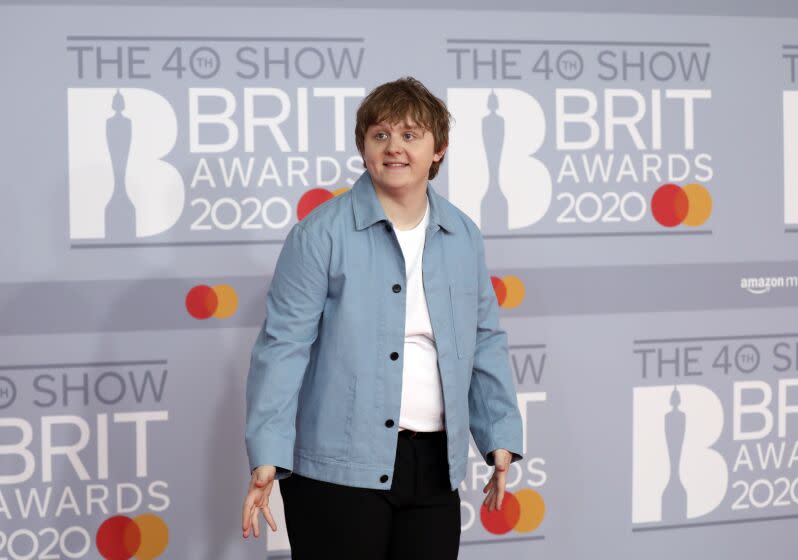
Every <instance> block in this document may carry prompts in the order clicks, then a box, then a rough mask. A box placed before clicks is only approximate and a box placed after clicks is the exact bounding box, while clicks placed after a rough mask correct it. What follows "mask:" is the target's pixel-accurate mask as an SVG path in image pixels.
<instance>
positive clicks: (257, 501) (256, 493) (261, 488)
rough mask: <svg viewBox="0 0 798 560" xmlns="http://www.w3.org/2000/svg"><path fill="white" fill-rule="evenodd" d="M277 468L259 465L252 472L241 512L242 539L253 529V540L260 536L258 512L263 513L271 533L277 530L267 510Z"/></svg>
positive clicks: (269, 511) (270, 513)
mask: <svg viewBox="0 0 798 560" xmlns="http://www.w3.org/2000/svg"><path fill="white" fill-rule="evenodd" d="M276 473H277V468H276V467H275V466H274V465H261V466H259V467H258V468H256V469H255V470H254V471H252V478H251V479H250V481H249V490H248V491H247V497H246V498H244V510H243V512H242V523H241V529H242V530H243V531H244V538H245V539H246V538H247V537H249V529H250V527H252V528H253V530H254V533H255V538H258V537H259V536H260V522H259V521H258V512H259V511H261V512H263V517H264V519H266V523H268V524H269V527H271V529H272V531H276V530H277V524H276V523H275V522H274V517H272V512H271V510H270V509H269V494H271V491H272V485H273V484H274V476H275V474H276Z"/></svg>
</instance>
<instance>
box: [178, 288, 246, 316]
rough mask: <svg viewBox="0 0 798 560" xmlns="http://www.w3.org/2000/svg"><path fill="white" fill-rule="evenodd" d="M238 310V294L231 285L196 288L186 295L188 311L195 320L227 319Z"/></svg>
mask: <svg viewBox="0 0 798 560" xmlns="http://www.w3.org/2000/svg"><path fill="white" fill-rule="evenodd" d="M236 309H238V294H236V291H235V290H234V289H233V287H232V286H231V285H229V284H217V285H215V286H206V285H204V284H201V285H199V286H194V287H193V288H191V289H190V290H189V291H188V293H187V294H186V310H187V311H188V314H189V315H191V316H192V317H194V318H195V319H208V318H210V317H215V318H217V319H227V318H228V317H231V316H232V315H233V314H234V313H235V312H236Z"/></svg>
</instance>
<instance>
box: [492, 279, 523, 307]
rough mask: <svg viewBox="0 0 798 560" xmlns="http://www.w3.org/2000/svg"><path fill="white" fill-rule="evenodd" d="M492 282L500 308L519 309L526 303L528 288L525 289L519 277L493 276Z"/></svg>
mask: <svg viewBox="0 0 798 560" xmlns="http://www.w3.org/2000/svg"><path fill="white" fill-rule="evenodd" d="M490 281H491V283H492V284H493V291H494V292H495V293H496V299H497V300H498V301H499V307H506V308H508V309H512V308H513V307H518V306H519V305H521V302H522V301H524V295H526V288H524V283H523V282H521V279H520V278H519V277H518V276H514V275H512V274H511V275H508V276H504V277H499V276H491V277H490Z"/></svg>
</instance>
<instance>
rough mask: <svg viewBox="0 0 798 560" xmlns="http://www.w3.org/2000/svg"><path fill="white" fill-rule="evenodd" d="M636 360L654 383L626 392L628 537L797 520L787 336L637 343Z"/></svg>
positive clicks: (797, 382) (797, 445)
mask: <svg viewBox="0 0 798 560" xmlns="http://www.w3.org/2000/svg"><path fill="white" fill-rule="evenodd" d="M633 353H634V354H636V355H637V356H638V357H639V360H640V362H639V364H640V370H639V374H640V379H641V380H642V382H643V383H644V384H647V383H648V382H649V381H653V382H654V383H655V384H654V385H650V386H638V387H634V388H633V390H632V425H633V428H632V511H631V517H632V523H633V524H634V525H635V527H634V529H633V530H634V531H648V530H656V529H667V528H685V527H695V526H707V525H717V524H729V523H745V522H749V521H763V520H768V519H783V517H784V515H787V514H789V516H790V517H793V516H794V514H798V439H796V436H795V433H796V432H795V430H796V429H798V424H797V423H796V420H798V418H797V416H798V377H796V373H798V341H797V340H796V339H795V336H794V335H784V334H766V333H757V334H749V335H741V336H707V337H693V338H680V339H679V338H664V339H660V340H654V339H652V340H640V341H636V342H635V349H634V351H633ZM667 378H672V379H673V383H670V384H663V382H664V381H666V379H667ZM684 378H690V380H691V381H696V383H693V382H688V383H685V382H684V381H685V379H684ZM769 513H770V515H768V514H769Z"/></svg>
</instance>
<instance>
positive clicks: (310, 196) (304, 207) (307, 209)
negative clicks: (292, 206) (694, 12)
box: [296, 187, 349, 222]
mask: <svg viewBox="0 0 798 560" xmlns="http://www.w3.org/2000/svg"><path fill="white" fill-rule="evenodd" d="M348 190H349V189H348V188H347V187H341V188H340V189H335V190H334V191H328V190H327V189H310V190H309V191H305V194H303V195H302V197H301V198H300V199H299V203H298V204H297V205H296V219H297V220H299V221H300V222H301V221H302V220H303V219H304V218H305V216H307V215H308V214H310V213H311V212H313V210H315V209H316V207H317V206H319V205H321V204H324V203H325V202H327V201H328V200H330V199H331V198H334V197H336V196H338V195H342V194H344V193H345V192H346V191H348Z"/></svg>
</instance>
